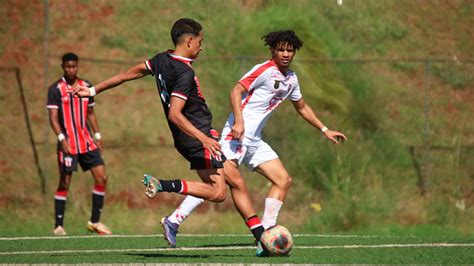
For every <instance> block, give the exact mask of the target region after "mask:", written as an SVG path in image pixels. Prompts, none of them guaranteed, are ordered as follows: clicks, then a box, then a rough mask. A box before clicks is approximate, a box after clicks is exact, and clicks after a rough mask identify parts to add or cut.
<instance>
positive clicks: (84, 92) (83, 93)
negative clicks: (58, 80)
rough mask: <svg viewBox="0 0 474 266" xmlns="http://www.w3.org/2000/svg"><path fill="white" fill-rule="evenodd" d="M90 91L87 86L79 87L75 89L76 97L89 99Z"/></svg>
mask: <svg viewBox="0 0 474 266" xmlns="http://www.w3.org/2000/svg"><path fill="white" fill-rule="evenodd" d="M90 95H91V94H90V91H89V87H87V86H82V85H77V86H76V87H75V88H74V96H77V97H88V96H90Z"/></svg>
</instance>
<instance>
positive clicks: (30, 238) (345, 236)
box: [0, 234, 415, 241]
mask: <svg viewBox="0 0 474 266" xmlns="http://www.w3.org/2000/svg"><path fill="white" fill-rule="evenodd" d="M244 236H248V237H252V235H251V234H179V237H244ZM293 236H294V237H325V238H414V237H415V236H376V235H319V234H293ZM145 237H163V235H162V234H159V235H108V236H103V235H88V236H23V237H0V241H15V240H48V239H54V240H59V239H80V238H145Z"/></svg>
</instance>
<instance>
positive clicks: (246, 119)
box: [162, 30, 347, 256]
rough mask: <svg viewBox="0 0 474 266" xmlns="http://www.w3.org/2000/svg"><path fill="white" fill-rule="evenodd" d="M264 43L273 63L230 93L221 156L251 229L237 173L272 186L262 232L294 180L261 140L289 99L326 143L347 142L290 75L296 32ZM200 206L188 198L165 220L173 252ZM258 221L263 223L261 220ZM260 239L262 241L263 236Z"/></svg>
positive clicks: (245, 196)
mask: <svg viewBox="0 0 474 266" xmlns="http://www.w3.org/2000/svg"><path fill="white" fill-rule="evenodd" d="M262 39H263V40H264V41H265V45H268V46H269V48H270V52H271V55H272V58H271V59H270V60H268V61H265V62H263V63H261V64H258V65H256V66H254V67H253V68H252V69H251V70H250V71H249V72H247V73H246V74H245V75H244V76H243V77H242V79H240V81H239V82H238V83H237V84H236V85H235V87H234V88H233V89H232V91H231V93H230V100H231V104H232V109H233V112H232V113H230V115H229V118H228V119H227V122H226V123H225V126H224V129H223V130H222V135H221V140H220V144H221V146H222V151H223V152H224V155H225V156H226V158H227V161H226V162H225V163H224V172H225V175H226V182H227V184H228V185H229V187H230V189H231V194H232V198H233V201H234V204H235V206H236V208H237V210H238V211H239V213H240V214H241V216H242V217H243V218H244V219H246V222H247V225H248V226H249V228H250V229H252V226H258V225H259V224H252V223H251V224H249V223H248V221H249V218H253V217H257V216H256V215H255V211H254V209H253V205H252V203H251V201H250V197H249V195H248V191H247V187H246V184H245V181H244V179H243V177H242V175H241V174H240V172H239V170H238V167H239V165H240V164H245V165H246V166H248V167H249V168H250V169H251V170H254V171H257V172H258V173H260V174H261V175H263V176H265V177H266V178H267V179H268V180H269V181H270V182H271V183H272V186H271V188H270V191H269V192H268V195H267V198H266V199H265V209H264V213H263V218H262V224H263V227H264V228H269V227H271V226H273V225H275V224H276V220H277V217H278V214H279V212H280V209H281V207H282V205H283V201H284V200H285V197H286V194H287V193H288V190H289V188H290V186H291V181H292V178H291V176H290V175H289V174H288V172H287V171H286V169H285V167H284V166H283V164H282V162H281V161H280V159H279V158H278V155H277V154H276V153H275V151H273V149H272V148H271V147H270V146H269V145H268V144H267V143H266V142H265V141H263V140H262V129H263V128H264V127H265V124H266V122H267V120H268V118H269V117H270V115H271V114H272V112H273V111H274V110H275V109H276V108H277V107H278V106H279V105H280V104H281V103H282V102H283V101H284V100H285V99H287V98H288V99H290V101H291V102H292V103H293V106H294V108H295V110H296V111H297V112H298V114H299V115H300V116H301V117H303V118H304V119H305V120H306V121H307V122H308V123H309V124H311V125H312V126H313V127H315V128H316V129H318V130H319V131H320V132H321V133H322V134H323V135H324V136H325V137H326V138H327V139H328V140H330V141H332V142H333V143H335V144H338V143H340V142H342V141H344V140H347V138H346V136H345V135H344V134H342V133H341V132H338V131H333V130H329V129H328V128H327V127H326V126H325V125H324V124H323V123H322V122H321V121H320V120H319V119H318V117H317V116H316V114H315V113H314V111H313V110H312V108H311V107H310V106H309V105H307V104H306V103H305V101H304V99H303V96H302V94H301V91H300V86H299V83H298V77H297V76H296V73H295V72H293V71H292V70H290V69H289V66H290V64H291V61H292V60H293V57H294V56H295V53H296V50H298V49H299V48H301V47H302V45H303V42H302V41H301V40H300V39H299V38H298V36H296V34H295V32H294V31H292V30H286V31H276V32H271V33H269V34H267V35H265V36H263V37H262ZM201 202H203V201H202V200H201V199H199V198H195V197H192V196H187V197H186V199H185V200H184V201H183V203H182V204H181V206H180V207H179V208H178V209H176V210H175V212H174V213H173V214H171V215H170V216H168V217H164V218H163V220H162V224H163V229H164V234H165V239H167V241H168V242H169V243H170V244H171V245H172V246H176V234H177V228H178V226H179V225H180V224H181V223H182V222H183V221H184V220H185V219H186V218H187V217H188V216H189V214H190V213H191V211H192V210H193V209H194V208H196V207H197V206H199V204H200V203H201ZM257 221H258V222H259V220H258V218H257ZM170 229H173V230H170ZM254 235H255V234H254ZM256 238H257V241H258V240H259V236H256ZM266 255H267V252H266V251H265V250H263V249H262V245H261V244H260V243H259V245H258V248H257V256H266Z"/></svg>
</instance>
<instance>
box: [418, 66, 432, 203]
mask: <svg viewBox="0 0 474 266" xmlns="http://www.w3.org/2000/svg"><path fill="white" fill-rule="evenodd" d="M424 68H425V73H424V91H425V99H424V108H423V113H424V125H423V153H422V154H423V155H422V166H421V167H422V169H423V171H422V174H421V176H420V180H419V183H418V185H419V187H420V193H421V195H424V194H425V193H426V191H427V184H426V183H427V178H428V177H429V175H430V172H429V163H430V159H429V158H430V146H429V143H430V134H431V132H430V108H431V106H430V68H431V59H430V58H426V60H425V63H424Z"/></svg>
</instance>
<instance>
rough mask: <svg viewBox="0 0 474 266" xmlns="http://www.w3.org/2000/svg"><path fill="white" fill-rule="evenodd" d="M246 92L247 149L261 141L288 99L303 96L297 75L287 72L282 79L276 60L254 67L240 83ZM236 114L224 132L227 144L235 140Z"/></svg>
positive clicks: (244, 101) (244, 111) (296, 99)
mask: <svg viewBox="0 0 474 266" xmlns="http://www.w3.org/2000/svg"><path fill="white" fill-rule="evenodd" d="M239 83H240V84H242V86H244V87H245V89H247V93H246V94H245V95H243V97H242V102H241V103H242V115H243V118H244V127H245V133H244V139H243V144H244V145H251V144H252V143H255V142H258V141H259V140H260V139H261V138H262V129H263V128H264V127H265V124H266V122H267V120H268V118H269V117H270V115H271V113H272V112H273V110H275V109H276V108H277V107H278V106H279V105H280V104H281V103H282V102H283V100H285V99H286V98H289V99H290V100H291V101H298V100H300V99H301V97H302V95H301V92H300V86H299V84H298V78H297V76H296V73H295V72H293V71H291V70H288V72H287V73H286V76H285V75H283V74H282V73H281V72H280V70H278V67H277V66H276V64H275V62H274V61H273V60H268V61H266V62H264V63H262V64H258V65H256V66H254V67H253V68H252V69H251V70H250V71H249V72H247V73H246V74H245V75H244V76H243V77H242V79H240V81H239ZM233 125H234V114H233V113H230V115H229V118H228V119H227V122H226V124H225V126H224V129H223V130H222V136H223V137H222V138H224V140H232V132H231V128H232V126H233Z"/></svg>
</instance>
